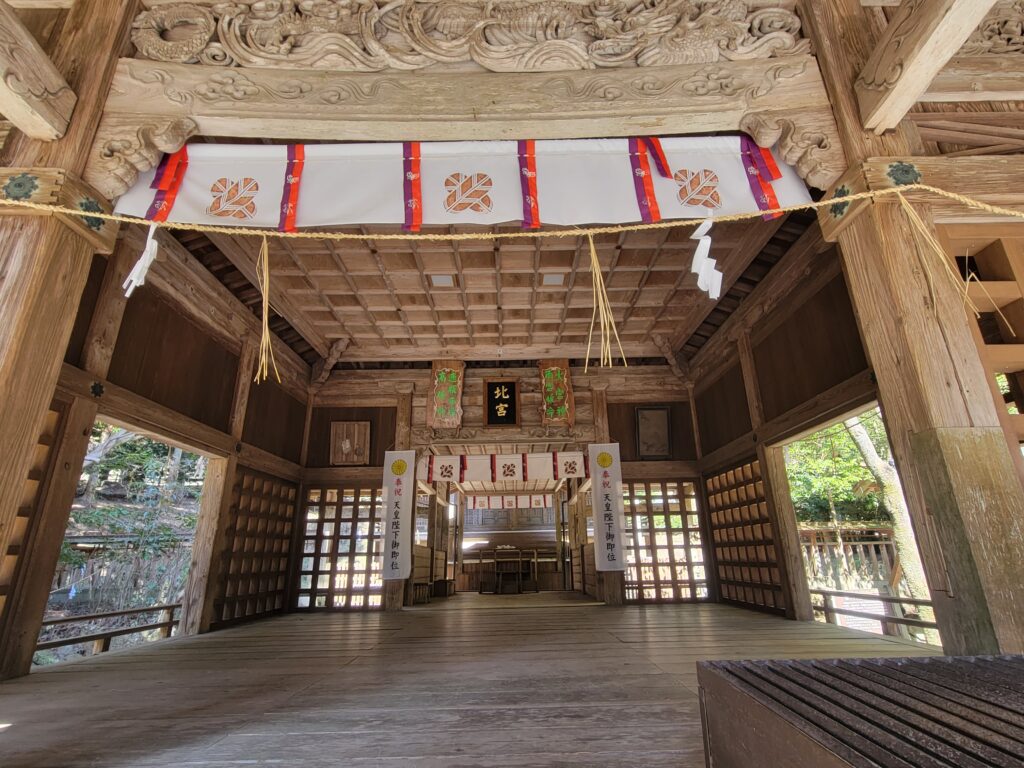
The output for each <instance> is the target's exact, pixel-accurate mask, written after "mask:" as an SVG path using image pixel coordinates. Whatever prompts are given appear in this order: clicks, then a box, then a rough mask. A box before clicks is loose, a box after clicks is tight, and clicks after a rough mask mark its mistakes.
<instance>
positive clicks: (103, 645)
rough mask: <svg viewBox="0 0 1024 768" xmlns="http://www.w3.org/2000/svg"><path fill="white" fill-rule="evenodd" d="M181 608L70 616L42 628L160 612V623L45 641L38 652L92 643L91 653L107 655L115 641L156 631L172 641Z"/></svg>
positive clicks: (45, 623) (178, 606) (152, 606)
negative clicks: (111, 642) (172, 633)
mask: <svg viewBox="0 0 1024 768" xmlns="http://www.w3.org/2000/svg"><path fill="white" fill-rule="evenodd" d="M179 608H181V603H170V604H167V605H151V606H147V607H146V608H129V609H126V610H123V611H109V612H107V613H88V614H85V615H83V616H68V617H65V618H61V619H49V620H48V621H44V622H43V626H44V627H46V626H53V625H55V624H70V623H73V622H82V621H93V620H96V619H109V618H116V617H118V616H133V615H137V614H140V613H153V612H156V611H159V612H160V613H161V616H160V621H157V622H153V623H151V624H143V625H140V626H136V627H117V628H115V629H106V630H103V631H101V632H91V633H89V634H87V635H75V636H74V637H62V638H58V639H56V640H46V641H44V642H41V643H37V644H36V650H37V651H46V650H50V649H51V648H62V647H64V646H66V645H80V644H82V643H92V644H93V646H92V652H93V653H94V654H96V653H105V652H106V651H109V650H110V641H111V640H112V639H114V638H115V637H121V636H123V635H134V634H138V633H140V632H151V631H153V630H160V635H161V637H165V638H166V637H170V636H171V632H172V631H173V630H174V628H175V627H176V626H177V625H178V623H179V621H180V620H179V619H176V618H174V613H175V611H176V610H177V609H179Z"/></svg>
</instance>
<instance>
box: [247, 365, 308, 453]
mask: <svg viewBox="0 0 1024 768" xmlns="http://www.w3.org/2000/svg"><path fill="white" fill-rule="evenodd" d="M305 427H306V406H305V404H304V403H301V402H299V401H298V400H296V399H295V398H294V397H292V396H291V395H290V394H288V392H287V391H285V389H284V388H283V387H281V386H280V385H279V384H277V383H276V382H274V381H272V380H271V379H267V380H266V381H263V382H260V383H259V384H253V385H252V386H251V387H250V389H249V404H248V407H247V408H246V411H245V427H244V428H243V429H242V440H243V441H244V442H246V443H249V444H250V445H255V446H256V447H257V448H262V449H263V450H265V451H269V452H270V453H272V454H274V455H275V456H281V457H282V458H285V459H288V460H289V461H294V462H295V463H296V464H297V463H298V462H299V461H300V459H301V458H302V433H303V431H304V430H305Z"/></svg>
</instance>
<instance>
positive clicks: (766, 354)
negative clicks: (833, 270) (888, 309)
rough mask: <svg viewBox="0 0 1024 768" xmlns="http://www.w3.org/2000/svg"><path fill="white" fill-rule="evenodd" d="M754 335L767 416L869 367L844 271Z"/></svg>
mask: <svg viewBox="0 0 1024 768" xmlns="http://www.w3.org/2000/svg"><path fill="white" fill-rule="evenodd" d="M777 311H778V312H789V316H788V317H786V318H785V319H784V320H781V322H778V323H777V324H776V323H773V321H772V318H771V317H770V316H769V318H768V319H767V321H766V322H765V325H766V326H767V327H769V328H770V329H771V330H769V331H768V332H767V333H766V334H765V335H763V337H761V338H758V337H756V336H755V337H754V338H753V339H752V341H753V352H754V367H755V368H756V369H757V381H758V387H759V388H760V392H761V402H762V405H763V407H764V417H765V419H769V420H770V419H774V418H775V417H776V416H779V415H781V414H783V413H785V412H786V411H788V410H789V409H790V408H793V407H795V406H797V405H800V404H801V403H804V402H806V401H807V400H810V399H811V398H813V397H815V396H817V395H819V394H821V393H822V392H825V391H826V390H828V389H829V388H830V387H833V386H835V385H836V384H839V383H841V382H843V381H846V380H847V379H849V378H850V377H851V376H854V375H856V374H858V373H860V372H861V371H863V370H865V369H866V368H867V367H868V362H867V357H866V356H865V354H864V347H863V345H862V344H861V340H860V331H859V330H858V329H857V319H856V317H855V316H854V314H853V306H852V305H851V304H850V295H849V293H848V292H847V289H846V282H845V280H844V279H843V276H842V274H839V275H837V276H836V277H835V278H834V279H833V280H832V281H831V282H829V283H828V284H826V285H825V286H824V287H823V288H822V289H821V290H820V291H818V292H817V293H816V294H814V296H812V297H810V298H809V299H808V300H807V301H806V302H804V303H803V304H801V305H800V306H798V307H796V308H795V309H792V308H790V307H788V306H783V307H782V308H781V309H779V310H777Z"/></svg>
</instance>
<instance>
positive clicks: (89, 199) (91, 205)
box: [0, 168, 118, 253]
mask: <svg viewBox="0 0 1024 768" xmlns="http://www.w3.org/2000/svg"><path fill="white" fill-rule="evenodd" d="M4 200H20V201H27V202H32V203H44V204H47V205H59V206H62V207H64V208H71V209H75V210H79V211H82V212H83V213H85V214H88V213H113V210H114V209H113V206H111V204H110V203H109V202H107V200H106V199H105V198H104V197H103V195H101V194H100V193H99V192H97V191H96V190H95V189H93V188H92V187H91V186H89V185H88V184H86V183H85V182H84V181H82V180H81V179H80V178H78V177H77V176H75V175H74V174H72V173H69V172H68V171H65V170H62V169H60V168H0V214H3V215H6V216H56V217H57V218H58V219H60V220H61V221H63V222H64V223H65V224H67V225H68V226H69V227H70V228H71V229H73V230H74V231H75V232H76V233H78V234H79V235H81V236H82V237H83V238H85V239H86V240H87V241H89V242H90V243H91V244H92V245H93V246H94V247H95V248H96V250H97V251H98V252H100V253H112V252H113V250H114V241H115V240H116V239H117V229H118V224H117V222H116V221H110V220H109V219H101V218H99V217H96V216H87V215H85V216H75V215H73V214H65V213H51V212H50V211H45V210H35V209H32V208H21V207H17V206H5V205H3V201H4Z"/></svg>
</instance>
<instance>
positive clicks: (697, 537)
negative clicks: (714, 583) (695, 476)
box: [622, 481, 708, 603]
mask: <svg viewBox="0 0 1024 768" xmlns="http://www.w3.org/2000/svg"><path fill="white" fill-rule="evenodd" d="M622 490H623V497H624V498H623V501H624V507H625V512H626V531H625V545H626V600H627V601H629V602H638V603H668V602H691V601H695V600H706V599H707V597H708V586H707V572H706V566H705V560H706V558H705V552H704V541H703V536H702V534H701V530H700V512H699V510H698V505H697V487H696V486H695V485H694V484H693V483H687V482H675V481H671V482H668V481H666V482H658V481H655V482H644V483H637V482H624V483H623V484H622Z"/></svg>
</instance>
